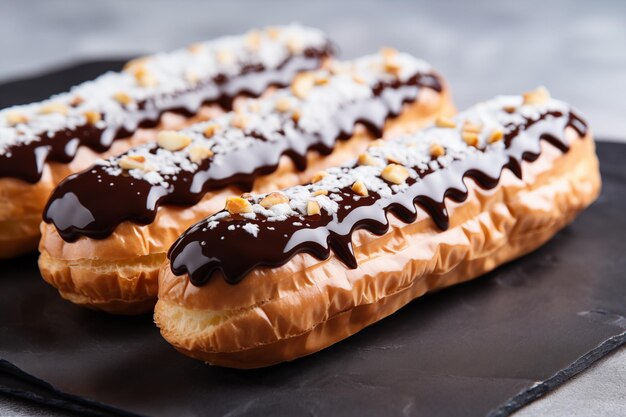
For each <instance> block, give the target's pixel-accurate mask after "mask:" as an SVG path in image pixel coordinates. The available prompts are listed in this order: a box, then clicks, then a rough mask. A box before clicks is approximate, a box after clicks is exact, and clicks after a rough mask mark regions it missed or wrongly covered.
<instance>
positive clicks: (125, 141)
mask: <svg viewBox="0 0 626 417" xmlns="http://www.w3.org/2000/svg"><path fill="white" fill-rule="evenodd" d="M330 53H331V47H330V43H329V41H328V40H327V39H326V38H325V37H324V35H323V34H322V33H321V32H319V31H318V30H315V29H309V28H304V27H301V26H298V25H291V26H285V27H281V28H273V29H272V28H271V29H267V30H263V31H251V32H249V33H247V34H245V35H240V36H230V37H224V38H220V39H218V40H215V41H211V42H205V43H198V44H195V45H192V46H190V47H189V48H187V49H184V50H179V51H174V52H170V53H162V54H156V55H153V56H148V57H143V58H139V59H136V60H133V61H131V62H129V63H128V64H127V65H126V67H125V69H124V71H122V72H119V73H115V72H109V73H106V74H104V75H102V76H100V77H98V78H96V79H95V80H93V81H88V82H85V83H82V84H80V85H78V86H76V87H74V88H72V89H71V90H70V91H69V92H67V93H63V94H59V95H56V96H53V97H51V98H50V99H48V100H45V101H42V102H39V103H33V104H28V105H23V106H14V107H11V108H7V109H4V110H2V111H0V258H9V257H12V256H16V255H19V254H21V253H24V252H29V251H33V250H35V248H36V247H37V242H38V240H39V223H40V222H41V214H42V212H43V208H44V205H45V203H46V201H47V199H48V196H49V195H50V192H51V191H52V189H53V188H54V187H55V186H56V185H57V184H58V183H59V182H60V181H61V180H62V179H63V178H65V177H66V176H67V175H69V174H72V173H74V172H78V171H80V170H82V169H84V168H86V167H88V166H90V165H91V164H93V163H94V161H95V160H96V159H98V158H106V157H109V156H112V155H117V154H119V153H121V152H123V151H125V150H127V149H129V148H131V147H133V146H136V145H139V144H142V143H146V142H149V141H153V140H154V138H155V133H156V131H158V130H160V129H177V128H181V127H183V126H186V125H189V124H192V123H196V122H198V121H202V120H207V119H209V118H211V117H213V116H215V115H216V114H219V113H221V109H222V107H225V108H227V109H230V108H231V104H232V101H233V100H234V99H235V98H236V97H238V96H240V95H253V96H258V95H260V94H262V93H263V92H264V91H266V90H267V89H268V88H270V87H272V86H285V85H289V83H290V81H291V79H292V78H293V76H294V75H295V74H296V73H298V72H300V71H304V70H311V69H315V68H319V67H320V66H321V65H323V62H324V61H325V60H326V57H328V56H329V54H330Z"/></svg>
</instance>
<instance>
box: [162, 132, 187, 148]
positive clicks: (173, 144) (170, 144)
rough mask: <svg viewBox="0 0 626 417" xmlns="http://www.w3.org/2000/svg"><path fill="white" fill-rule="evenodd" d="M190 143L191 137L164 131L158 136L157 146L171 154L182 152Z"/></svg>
mask: <svg viewBox="0 0 626 417" xmlns="http://www.w3.org/2000/svg"><path fill="white" fill-rule="evenodd" d="M190 143H191V138H190V137H189V136H187V135H184V134H182V133H180V132H175V131H173V130H162V131H160V132H159V133H158V134H157V144H158V145H159V146H160V147H162V148H164V149H167V150H168V151H171V152H175V151H180V150H181V149H183V148H185V147H187V146H188V145H189V144H190Z"/></svg>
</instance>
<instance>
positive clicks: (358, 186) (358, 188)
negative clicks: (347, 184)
mask: <svg viewBox="0 0 626 417" xmlns="http://www.w3.org/2000/svg"><path fill="white" fill-rule="evenodd" d="M352 191H354V192H355V193H357V194H358V195H360V196H362V197H367V196H368V195H369V192H368V191H367V187H366V186H365V184H363V183H362V182H361V181H357V182H355V183H354V184H352Z"/></svg>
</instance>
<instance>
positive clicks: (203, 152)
mask: <svg viewBox="0 0 626 417" xmlns="http://www.w3.org/2000/svg"><path fill="white" fill-rule="evenodd" d="M213 155H214V152H213V151H212V150H210V149H209V148H207V147H206V146H201V145H194V146H191V147H190V148H189V159H191V162H194V163H196V164H197V163H198V162H201V161H203V160H205V159H207V158H210V157H212V156H213Z"/></svg>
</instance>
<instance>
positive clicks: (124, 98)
mask: <svg viewBox="0 0 626 417" xmlns="http://www.w3.org/2000/svg"><path fill="white" fill-rule="evenodd" d="M113 98H114V99H115V100H116V101H117V102H118V103H120V104H122V105H124V106H127V105H129V104H130V103H132V102H133V99H132V98H131V97H130V96H129V95H128V94H126V93H124V92H122V91H119V92H117V93H115V94H113Z"/></svg>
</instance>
